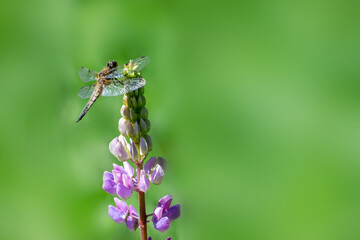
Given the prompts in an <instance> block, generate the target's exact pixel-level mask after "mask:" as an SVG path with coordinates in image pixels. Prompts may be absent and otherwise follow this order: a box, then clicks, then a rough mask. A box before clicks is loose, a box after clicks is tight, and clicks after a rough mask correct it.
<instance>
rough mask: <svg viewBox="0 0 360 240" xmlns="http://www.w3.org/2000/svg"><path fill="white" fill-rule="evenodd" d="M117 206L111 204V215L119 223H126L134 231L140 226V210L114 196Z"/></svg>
mask: <svg viewBox="0 0 360 240" xmlns="http://www.w3.org/2000/svg"><path fill="white" fill-rule="evenodd" d="M114 201H115V205H116V207H114V206H112V205H109V211H108V213H109V216H110V217H111V218H112V219H113V220H114V221H115V222H117V223H123V222H125V223H126V226H127V228H129V229H130V230H132V231H134V230H136V229H137V228H138V226H139V220H138V216H139V214H138V212H137V211H136V210H135V208H134V207H133V206H131V205H129V207H128V205H127V204H126V202H123V201H121V200H120V199H118V198H114Z"/></svg>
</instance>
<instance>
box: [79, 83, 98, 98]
mask: <svg viewBox="0 0 360 240" xmlns="http://www.w3.org/2000/svg"><path fill="white" fill-rule="evenodd" d="M94 89H95V85H94V84H92V85H87V86H84V87H82V88H80V90H79V93H78V96H79V97H80V98H82V99H86V98H89V97H91V95H92V94H93V92H94Z"/></svg>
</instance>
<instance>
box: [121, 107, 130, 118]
mask: <svg viewBox="0 0 360 240" xmlns="http://www.w3.org/2000/svg"><path fill="white" fill-rule="evenodd" d="M120 113H121V116H123V117H124V118H125V119H126V120H130V110H129V108H128V107H127V106H125V105H122V107H121V110H120Z"/></svg>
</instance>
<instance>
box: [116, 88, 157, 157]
mask: <svg viewBox="0 0 360 240" xmlns="http://www.w3.org/2000/svg"><path fill="white" fill-rule="evenodd" d="M123 103H124V105H123V106H122V107H121V110H120V112H121V116H122V117H121V118H120V120H119V131H120V133H121V135H123V136H124V137H128V138H130V139H131V142H132V143H133V144H130V145H132V146H133V147H131V146H130V152H132V154H131V155H134V157H135V159H137V156H138V154H140V155H141V156H145V155H147V154H148V153H149V152H150V151H151V150H152V141H151V137H150V136H149V135H148V132H149V130H150V126H151V124H150V121H149V119H148V110H147V109H146V107H145V105H146V98H145V96H144V87H142V88H139V89H137V90H135V91H132V92H129V93H126V94H125V95H124V97H123ZM136 146H137V147H136Z"/></svg>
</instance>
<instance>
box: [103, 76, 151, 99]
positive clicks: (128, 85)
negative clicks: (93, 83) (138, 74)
mask: <svg viewBox="0 0 360 240" xmlns="http://www.w3.org/2000/svg"><path fill="white" fill-rule="evenodd" d="M109 81H110V82H111V83H110V84H107V85H104V90H103V92H102V94H101V95H102V96H105V97H110V96H119V95H124V94H125V93H128V92H131V91H134V90H136V89H138V88H141V87H143V86H144V85H145V84H146V81H145V79H143V78H129V79H127V78H122V79H120V80H119V79H112V80H109Z"/></svg>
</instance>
